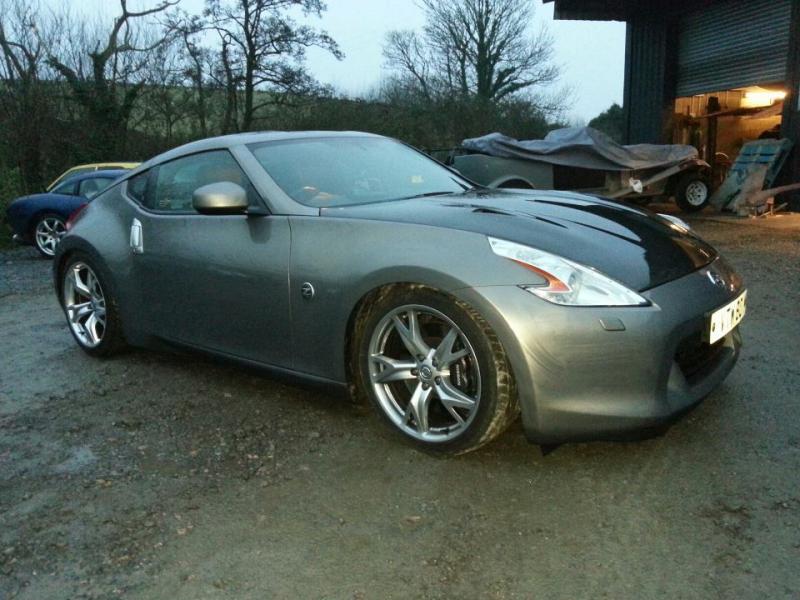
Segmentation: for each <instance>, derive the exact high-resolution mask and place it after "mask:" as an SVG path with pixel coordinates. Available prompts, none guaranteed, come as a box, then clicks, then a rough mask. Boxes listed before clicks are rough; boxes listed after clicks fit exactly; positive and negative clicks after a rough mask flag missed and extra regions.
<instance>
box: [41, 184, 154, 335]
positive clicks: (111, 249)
mask: <svg viewBox="0 0 800 600" xmlns="http://www.w3.org/2000/svg"><path fill="white" fill-rule="evenodd" d="M121 189H122V186H121V185H119V184H118V185H115V186H113V187H111V188H109V189H107V190H106V191H104V192H103V193H102V194H100V195H98V196H96V197H95V198H94V199H93V200H92V201H91V202H90V203H89V205H88V206H87V207H86V209H85V210H84V211H83V213H81V218H80V219H79V220H78V221H77V223H76V224H75V226H74V227H73V228H72V230H71V231H70V232H69V233H68V234H67V235H66V236H65V237H64V238H63V239H62V240H61V243H60V244H59V248H58V253H57V255H56V261H55V263H54V269H56V272H57V271H58V269H60V267H61V265H62V264H63V261H64V260H65V258H66V257H67V256H68V255H69V253H70V252H73V251H75V250H79V251H82V252H85V253H87V254H89V255H90V256H92V257H93V258H94V259H95V260H96V261H97V262H98V263H100V264H101V266H102V267H103V268H104V270H105V275H106V277H107V278H108V279H110V285H111V286H112V287H113V293H114V297H115V298H116V299H117V303H118V305H119V309H120V313H121V316H122V322H123V326H124V328H125V336H126V338H127V339H128V341H130V342H131V343H133V344H140V343H142V341H141V340H142V335H143V334H142V332H143V331H144V329H143V327H142V325H143V323H141V322H140V321H141V319H140V317H139V316H138V311H136V310H135V307H136V304H137V302H138V301H139V298H138V293H137V287H136V285H135V283H134V278H133V269H132V266H133V263H132V261H131V249H130V225H131V220H132V219H133V218H134V216H135V211H134V208H133V205H132V204H131V203H130V201H129V200H127V199H125V198H124V197H123V196H122V193H121Z"/></svg>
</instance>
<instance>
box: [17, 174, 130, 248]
mask: <svg viewBox="0 0 800 600" xmlns="http://www.w3.org/2000/svg"><path fill="white" fill-rule="evenodd" d="M126 172H127V171H125V170H115V171H95V172H91V173H85V174H83V175H77V176H75V177H72V178H70V179H68V180H66V181H63V182H61V183H59V184H58V185H57V186H56V187H55V188H53V189H52V190H50V191H49V192H47V193H44V194H31V195H30V196H23V197H21V198H17V199H16V200H14V201H13V202H12V203H11V204H10V205H9V206H8V210H7V211H6V217H7V220H8V223H9V225H11V229H12V230H13V231H14V241H16V242H19V243H21V244H30V245H32V246H35V247H36V249H37V250H38V251H39V254H41V255H42V256H43V257H45V258H52V257H53V255H54V254H55V251H56V246H58V242H59V240H60V239H61V237H62V236H63V235H64V234H65V233H66V232H67V219H69V216H70V215H71V214H72V213H74V212H75V211H76V210H78V209H79V208H81V207H82V206H85V205H86V204H87V203H88V202H89V200H91V199H92V198H93V197H94V196H96V195H97V194H98V193H100V192H101V191H103V190H104V189H105V188H107V187H108V186H109V184H111V182H113V181H114V180H115V179H117V178H118V177H120V176H121V175H124V174H125V173H126Z"/></svg>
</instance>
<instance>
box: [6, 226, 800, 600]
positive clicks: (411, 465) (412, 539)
mask: <svg viewBox="0 0 800 600" xmlns="http://www.w3.org/2000/svg"><path fill="white" fill-rule="evenodd" d="M784 223H789V221H784ZM795 224H797V223H795ZM696 227H697V229H698V230H699V231H700V233H701V234H703V235H704V236H705V237H707V238H708V239H709V240H710V241H711V242H712V243H714V244H716V245H717V246H718V247H720V248H721V249H722V250H723V252H724V253H725V255H726V256H727V257H728V258H729V259H730V260H731V261H732V262H733V263H734V264H735V265H736V266H737V267H738V269H739V270H740V271H741V272H742V274H743V275H744V276H745V277H746V280H747V283H748V286H749V289H750V297H749V302H750V305H749V314H748V317H747V319H746V321H745V323H744V325H743V331H744V335H745V342H746V347H745V349H744V352H743V356H742V359H741V362H740V363H739V365H738V366H737V368H736V369H735V370H734V372H733V373H732V374H731V376H730V377H729V378H728V380H727V382H726V383H725V384H724V385H723V386H722V387H721V388H720V389H719V390H717V391H716V392H715V393H714V394H713V395H712V396H711V397H709V398H708V400H707V401H706V402H705V403H704V404H703V405H701V406H700V407H699V408H698V409H697V410H696V411H694V412H693V413H691V414H690V415H689V416H688V417H687V418H686V419H684V420H682V421H681V422H680V423H678V424H677V425H676V426H675V427H673V428H672V429H671V430H670V431H669V432H668V433H667V434H666V435H665V436H664V437H661V438H657V439H654V440H649V441H645V442H638V443H629V444H608V443H603V444H580V445H571V446H564V447H561V448H560V449H558V450H557V451H556V452H554V453H552V454H550V455H548V456H547V457H542V455H541V453H540V452H539V450H538V449H537V448H536V447H535V446H531V445H529V444H527V443H526V442H525V440H524V439H523V437H522V432H521V428H520V427H519V426H516V427H514V428H512V430H511V431H509V432H508V433H506V434H505V435H504V436H503V437H502V438H501V439H499V440H498V441H497V442H495V443H493V444H491V445H490V446H489V447H487V448H485V449H483V450H481V451H479V452H476V453H473V454H470V455H468V456H464V457H460V458H457V459H449V460H442V459H435V458H431V457H428V456H426V455H423V454H420V453H417V452H415V451H413V450H412V449H410V448H407V447H405V446H403V445H402V444H399V443H397V441H396V440H395V439H394V437H392V436H390V435H388V434H387V433H385V432H384V430H383V428H382V426H381V425H380V424H379V423H378V422H377V420H376V419H374V418H373V417H372V416H370V415H368V414H364V413H362V412H361V411H359V410H357V409H356V408H354V407H353V406H351V405H350V404H349V403H348V402H347V401H346V400H345V399H342V398H336V397H331V396H327V395H325V394H323V393H320V392H316V391H310V390H308V389H305V388H299V387H292V386H289V385H285V384H282V383H278V382H276V381H273V380H271V379H268V378H265V377H264V376H262V375H257V374H254V373H253V372H250V371H247V370H243V369H240V368H236V367H231V366H226V365H219V364H215V363H213V362H210V361H206V360H204V359H202V358H197V357H194V356H175V355H168V354H158V353H145V352H138V351H132V352H130V353H128V354H126V355H124V356H122V357H120V358H117V359H114V360H111V361H105V362H101V361H97V360H94V359H91V358H89V357H87V356H85V355H84V354H83V353H82V352H81V351H79V350H78V349H77V347H76V346H75V344H74V343H73V341H72V339H71V338H70V336H69V333H68V331H67V328H66V326H65V324H64V319H63V317H62V315H61V313H60V312H59V308H58V306H57V303H56V300H55V298H54V297H53V294H52V292H51V289H50V269H49V264H48V263H47V262H45V261H42V260H40V259H38V258H36V257H35V253H34V252H33V251H32V250H30V249H18V250H12V251H6V252H2V253H0V339H2V340H3V341H4V350H3V354H2V356H0V598H26V599H27V598H56V599H58V598H108V597H111V598H113V597H130V598H153V599H163V598H172V599H174V600H178V599H182V598H187V599H196V598H231V597H236V598H394V597H396V598H452V597H463V598H531V597H535V598H565V599H566V598H569V599H574V598H593V599H595V598H614V599H619V598H637V599H641V598H702V599H714V598H720V599H723V598H725V599H727V598H758V599H761V598H770V599H778V598H795V599H796V598H800V572H798V569H797V566H798V564H800V485H798V478H799V477H798V473H800V429H798V425H797V424H798V398H799V397H800V363H799V362H798V360H797V354H796V353H797V351H798V350H797V341H798V339H800V318H799V317H800V304H798V298H800V277H798V273H799V271H798V264H800V241H799V240H800V225H798V226H790V227H785V226H784V227H769V226H767V225H764V226H760V225H756V224H750V225H730V224H722V223H716V222H710V221H698V222H696Z"/></svg>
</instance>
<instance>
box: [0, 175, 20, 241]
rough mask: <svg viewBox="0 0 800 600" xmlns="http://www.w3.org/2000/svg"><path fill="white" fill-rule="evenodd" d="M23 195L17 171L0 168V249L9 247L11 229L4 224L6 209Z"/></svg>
mask: <svg viewBox="0 0 800 600" xmlns="http://www.w3.org/2000/svg"><path fill="white" fill-rule="evenodd" d="M23 194H24V186H23V183H22V177H21V176H20V173H19V169H17V168H14V169H4V168H2V167H0V248H6V247H8V246H10V245H11V229H10V228H9V226H8V223H7V222H6V208H8V205H9V204H10V203H11V201H12V200H13V199H14V198H17V197H18V196H22V195H23Z"/></svg>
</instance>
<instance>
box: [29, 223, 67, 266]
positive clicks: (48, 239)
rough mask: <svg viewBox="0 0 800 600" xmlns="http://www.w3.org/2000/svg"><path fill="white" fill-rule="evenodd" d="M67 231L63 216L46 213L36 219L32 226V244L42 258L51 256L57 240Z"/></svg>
mask: <svg viewBox="0 0 800 600" xmlns="http://www.w3.org/2000/svg"><path fill="white" fill-rule="evenodd" d="M66 232H67V224H66V221H64V219H63V217H61V216H60V215H56V214H53V213H46V214H44V215H41V216H39V218H38V219H36V223H35V224H34V226H33V235H32V236H31V237H33V245H34V246H35V247H36V250H37V251H38V252H39V255H40V256H42V257H43V258H53V256H54V255H55V253H56V248H57V247H58V242H59V241H60V240H61V238H62V237H63V236H64V234H65V233H66Z"/></svg>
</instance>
